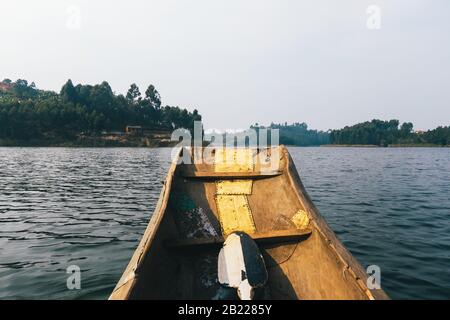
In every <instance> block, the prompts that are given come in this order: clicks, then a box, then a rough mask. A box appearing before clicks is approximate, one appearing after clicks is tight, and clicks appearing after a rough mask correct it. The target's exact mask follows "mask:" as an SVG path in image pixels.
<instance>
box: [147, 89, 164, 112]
mask: <svg viewBox="0 0 450 320" xmlns="http://www.w3.org/2000/svg"><path fill="white" fill-rule="evenodd" d="M145 98H146V99H147V100H148V101H150V103H151V105H152V107H153V108H155V110H159V108H160V107H161V95H160V94H159V92H158V91H157V90H156V89H155V86H154V85H152V84H151V85H149V86H148V88H147V90H145Z"/></svg>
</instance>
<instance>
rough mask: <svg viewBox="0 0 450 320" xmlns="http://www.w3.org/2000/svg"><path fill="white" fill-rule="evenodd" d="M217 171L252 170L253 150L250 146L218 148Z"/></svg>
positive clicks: (215, 164)
mask: <svg viewBox="0 0 450 320" xmlns="http://www.w3.org/2000/svg"><path fill="white" fill-rule="evenodd" d="M214 171H215V172H252V171H253V150H252V149H249V148H218V149H216V153H215V156H214Z"/></svg>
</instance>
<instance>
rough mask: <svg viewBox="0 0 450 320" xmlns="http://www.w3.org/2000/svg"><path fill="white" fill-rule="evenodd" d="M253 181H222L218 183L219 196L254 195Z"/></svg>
mask: <svg viewBox="0 0 450 320" xmlns="http://www.w3.org/2000/svg"><path fill="white" fill-rule="evenodd" d="M252 185H253V181H252V180H220V181H217V182H216V187H217V194H252Z"/></svg>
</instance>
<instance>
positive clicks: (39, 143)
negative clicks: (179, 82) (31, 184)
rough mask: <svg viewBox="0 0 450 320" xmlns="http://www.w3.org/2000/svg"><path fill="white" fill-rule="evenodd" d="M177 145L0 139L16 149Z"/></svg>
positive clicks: (0, 143)
mask: <svg viewBox="0 0 450 320" xmlns="http://www.w3.org/2000/svg"><path fill="white" fill-rule="evenodd" d="M177 143H178V141H167V140H159V139H150V138H135V139H126V140H108V139H104V138H101V137H85V138H82V139H75V140H63V139H53V140H51V139H48V140H43V139H36V140H16V139H0V147H18V148H164V147H173V146H175V145H176V144H177Z"/></svg>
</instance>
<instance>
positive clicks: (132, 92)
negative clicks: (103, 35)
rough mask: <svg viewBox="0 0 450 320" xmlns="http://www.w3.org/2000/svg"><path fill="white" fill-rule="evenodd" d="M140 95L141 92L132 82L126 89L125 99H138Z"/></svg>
mask: <svg viewBox="0 0 450 320" xmlns="http://www.w3.org/2000/svg"><path fill="white" fill-rule="evenodd" d="M140 96H141V92H140V91H139V87H138V86H137V85H136V84H135V83H133V84H131V86H130V89H128V92H127V96H126V97H127V99H128V100H129V101H135V100H136V99H138V98H139V97H140Z"/></svg>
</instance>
